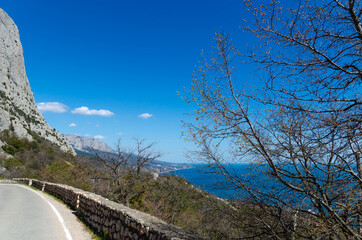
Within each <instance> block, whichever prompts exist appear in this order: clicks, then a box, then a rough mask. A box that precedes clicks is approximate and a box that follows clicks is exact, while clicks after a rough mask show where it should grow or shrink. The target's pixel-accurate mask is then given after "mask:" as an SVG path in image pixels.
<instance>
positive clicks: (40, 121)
mask: <svg viewBox="0 0 362 240" xmlns="http://www.w3.org/2000/svg"><path fill="white" fill-rule="evenodd" d="M5 129H10V130H12V131H13V132H14V134H15V136H16V137H18V138H28V139H29V140H31V139H32V137H31V135H30V134H29V131H32V132H34V133H36V134H38V135H39V136H41V137H44V138H45V139H47V140H49V141H50V142H52V143H54V144H55V145H57V146H59V147H60V149H62V150H63V151H65V152H70V153H72V154H75V152H74V150H73V148H72V147H71V145H70V144H69V143H68V142H67V140H66V139H65V138H64V137H63V135H61V134H60V133H58V132H57V131H56V130H54V129H53V128H51V127H50V126H49V124H48V123H47V122H46V121H45V120H44V118H43V116H42V114H41V113H40V112H39V110H38V109H37V107H36V105H35V101H34V96H33V92H32V91H31V88H30V85H29V81H28V79H27V77H26V73H25V65H24V57H23V48H22V46H21V43H20V37H19V31H18V28H17V26H16V25H15V23H14V22H13V20H12V19H11V18H10V17H9V16H8V15H7V14H6V13H5V12H4V11H3V10H2V9H0V131H3V130H5ZM2 144H3V143H1V142H0V146H1V145H2ZM0 151H2V149H1V148H0ZM0 154H1V152H0Z"/></svg>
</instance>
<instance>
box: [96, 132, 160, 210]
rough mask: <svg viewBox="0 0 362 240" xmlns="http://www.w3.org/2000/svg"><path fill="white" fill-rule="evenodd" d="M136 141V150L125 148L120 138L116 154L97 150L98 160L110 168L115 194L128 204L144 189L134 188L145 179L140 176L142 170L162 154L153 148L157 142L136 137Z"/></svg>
mask: <svg viewBox="0 0 362 240" xmlns="http://www.w3.org/2000/svg"><path fill="white" fill-rule="evenodd" d="M134 141H135V144H136V147H135V150H130V149H127V148H123V147H122V145H121V140H120V139H119V140H118V143H117V147H116V148H117V152H116V154H108V153H99V152H96V151H95V154H96V156H97V158H98V160H99V161H101V162H102V163H103V165H104V166H105V167H106V168H107V169H108V170H109V173H110V181H111V183H112V184H113V187H112V189H113V190H112V191H113V194H115V195H116V199H118V200H121V201H122V202H123V203H125V204H126V205H127V206H129V204H130V202H129V201H130V199H132V198H133V197H134V196H136V195H138V194H140V192H142V190H143V189H135V188H134V186H135V184H137V183H138V182H139V181H143V179H142V178H140V172H141V170H142V169H143V168H144V167H145V166H147V165H148V164H150V163H151V162H152V161H154V160H156V159H157V158H159V157H160V156H161V155H160V153H158V152H156V151H155V150H153V147H154V145H155V143H150V144H147V143H146V140H145V139H142V140H140V139H136V138H135V139H134Z"/></svg>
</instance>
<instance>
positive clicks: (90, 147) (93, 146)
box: [64, 134, 115, 153]
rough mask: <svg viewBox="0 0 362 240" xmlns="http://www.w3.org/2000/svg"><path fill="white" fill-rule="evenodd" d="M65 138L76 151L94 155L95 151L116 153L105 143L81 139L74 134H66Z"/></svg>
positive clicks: (86, 138)
mask: <svg viewBox="0 0 362 240" xmlns="http://www.w3.org/2000/svg"><path fill="white" fill-rule="evenodd" d="M64 137H65V138H66V139H67V140H68V142H69V143H70V144H71V145H72V146H73V148H74V149H76V150H78V151H81V152H86V153H94V151H99V152H106V153H115V151H114V150H113V149H112V148H110V147H109V146H108V145H107V144H106V143H105V142H103V141H100V140H97V139H94V138H88V137H81V136H77V135H74V134H64Z"/></svg>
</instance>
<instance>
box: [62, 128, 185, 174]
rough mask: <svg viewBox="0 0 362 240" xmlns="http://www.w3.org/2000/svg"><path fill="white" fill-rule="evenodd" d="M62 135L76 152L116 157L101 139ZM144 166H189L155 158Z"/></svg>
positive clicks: (163, 169) (166, 168)
mask: <svg viewBox="0 0 362 240" xmlns="http://www.w3.org/2000/svg"><path fill="white" fill-rule="evenodd" d="M64 137H65V138H66V139H67V140H68V142H69V143H70V144H71V145H72V146H73V148H74V149H75V151H76V153H77V154H79V155H86V156H90V157H96V154H95V153H99V154H100V155H110V156H111V157H112V156H114V157H117V153H116V151H114V150H113V149H112V148H111V147H109V146H108V145H107V144H106V143H105V142H103V141H101V140H98V139H94V138H89V137H81V136H77V135H74V134H65V135H64ZM135 164H136V163H135V162H134V161H132V159H131V161H130V163H129V165H130V166H134V165H135ZM145 168H146V169H148V170H151V171H153V172H158V173H161V172H169V171H174V170H179V169H185V168H189V166H188V165H187V164H184V163H170V162H165V161H159V160H156V161H153V162H152V163H150V164H149V165H147V166H146V167H145Z"/></svg>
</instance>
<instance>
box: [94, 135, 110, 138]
mask: <svg viewBox="0 0 362 240" xmlns="http://www.w3.org/2000/svg"><path fill="white" fill-rule="evenodd" d="M94 138H95V139H105V138H107V137H105V136H102V135H96V136H94Z"/></svg>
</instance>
